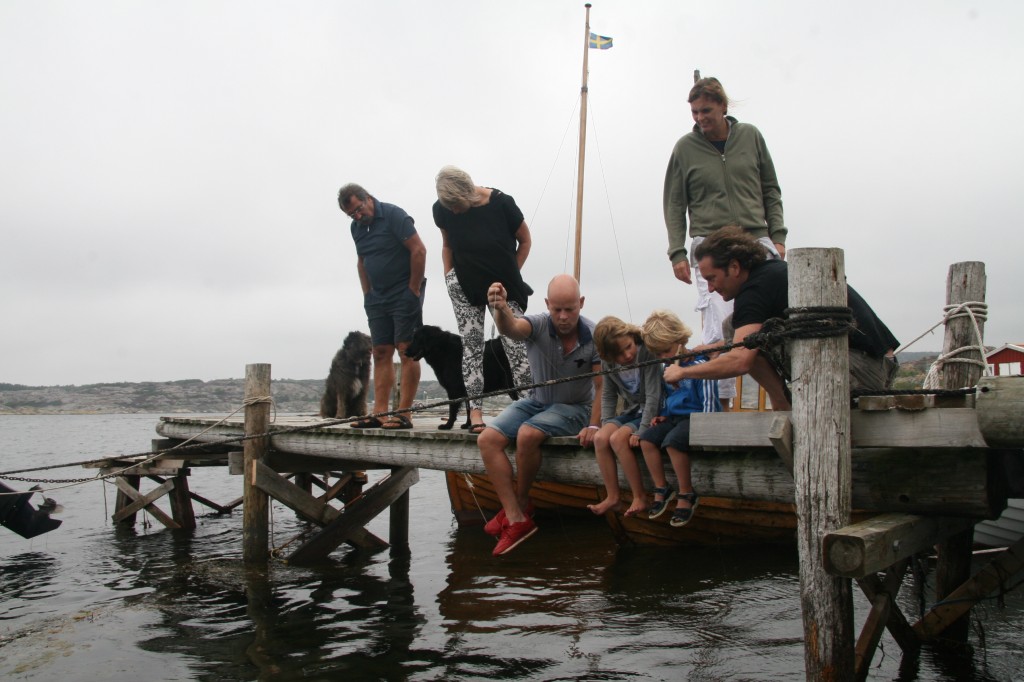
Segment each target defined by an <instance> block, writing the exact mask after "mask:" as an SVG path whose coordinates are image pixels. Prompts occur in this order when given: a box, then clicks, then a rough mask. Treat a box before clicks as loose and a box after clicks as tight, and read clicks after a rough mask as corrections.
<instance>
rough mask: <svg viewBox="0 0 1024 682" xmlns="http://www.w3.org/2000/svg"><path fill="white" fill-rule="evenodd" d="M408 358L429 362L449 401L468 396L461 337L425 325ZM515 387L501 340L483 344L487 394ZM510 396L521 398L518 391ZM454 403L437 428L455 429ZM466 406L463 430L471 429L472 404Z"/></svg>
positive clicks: (456, 407)
mask: <svg viewBox="0 0 1024 682" xmlns="http://www.w3.org/2000/svg"><path fill="white" fill-rule="evenodd" d="M405 355H406V357H410V358H412V359H413V360H426V361H427V364H428V365H430V368H431V369H432V370H434V374H435V375H436V376H437V383H439V384H441V388H443V389H444V390H445V392H446V393H447V394H448V399H449V400H455V399H456V398H463V397H466V382H465V380H464V379H463V378H462V337H461V336H459V335H458V334H453V333H451V332H447V331H445V330H443V329H441V328H440V327H435V326H434V325H429V324H427V325H423V326H422V327H420V328H419V329H417V330H416V332H415V333H414V334H413V335H412V342H411V343H410V344H409V346H408V348H406V349H405ZM513 386H515V383H514V382H513V379H512V368H511V367H510V366H509V363H508V357H507V356H506V355H505V349H504V348H503V347H502V345H501V340H500V339H490V340H488V341H487V342H486V343H485V344H484V393H490V392H491V391H500V390H501V389H504V388H508V389H511V388H512V387H513ZM508 395H509V397H510V398H512V400H518V399H519V392H518V391H514V390H510V391H509V392H508ZM460 404H462V403H452V404H451V405H449V406H448V421H447V422H446V423H444V424H441V425H440V426H438V427H437V428H439V429H442V430H448V429H450V428H452V425H453V424H454V423H455V420H456V419H457V418H458V416H459V405H460ZM465 405H466V423H465V424H463V425H462V428H464V429H468V428H469V427H470V426H471V424H470V419H469V401H468V400H466V401H465Z"/></svg>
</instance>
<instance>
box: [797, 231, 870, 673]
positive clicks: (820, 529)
mask: <svg viewBox="0 0 1024 682" xmlns="http://www.w3.org/2000/svg"><path fill="white" fill-rule="evenodd" d="M787 260H788V261H789V305H790V307H792V308H796V307H816V306H845V305H847V296H846V273H845V266H844V261H843V252H842V250H841V249H794V250H792V251H790V252H789V256H788V258H787ZM848 347H849V342H848V339H847V337H846V336H845V335H844V336H831V337H827V338H809V339H794V340H792V341H791V342H790V355H791V358H792V364H791V374H792V378H793V382H792V385H791V388H792V392H793V433H794V439H793V477H794V480H795V483H796V505H797V518H798V525H797V542H798V548H799V551H800V603H801V610H802V613H803V624H804V666H805V670H806V673H807V679H809V680H812V679H813V680H852V679H853V672H854V628H853V595H852V586H851V583H850V580H849V579H848V578H840V577H836V576H832V575H829V574H828V572H826V570H825V566H824V560H823V554H822V540H823V538H824V537H825V534H826V533H828V532H830V531H833V530H838V529H839V528H841V527H843V526H845V525H847V524H848V523H849V521H850V507H851V502H850V500H851V496H852V488H851V484H852V470H851V464H850V462H851V454H850V377H849V362H850V360H849V355H848Z"/></svg>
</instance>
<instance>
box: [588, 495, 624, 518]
mask: <svg viewBox="0 0 1024 682" xmlns="http://www.w3.org/2000/svg"><path fill="white" fill-rule="evenodd" d="M621 508H622V503H621V502H619V498H617V497H616V498H611V497H606V498H605V499H604V500H603V501H602V502H600V503H598V504H588V505H587V509H589V510H590V511H592V512H593V513H594V514H595V515H596V516H603V515H604V514H607V513H608V512H610V511H619V510H620V509H621Z"/></svg>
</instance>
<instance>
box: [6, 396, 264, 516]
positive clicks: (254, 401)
mask: <svg viewBox="0 0 1024 682" xmlns="http://www.w3.org/2000/svg"><path fill="white" fill-rule="evenodd" d="M261 403H271V404H274V399H273V398H272V397H270V396H259V397H253V398H246V399H245V400H243V401H242V407H239V408H236V409H235V410H234V411H233V412H231V413H230V414H228V415H227V416H225V417H223V418H221V419H220V420H219V421H217V422H216V423H214V424H211V425H210V426H208V427H206V428H205V429H203V430H202V431H200V432H199V433H197V434H195V435H194V436H192V437H190V438H188V439H186V440H183V441H182V442H180V443H178V444H176V445H174V446H173V447H170V448H167V449H166V450H158V451H156V452H154V453H140V454H137V455H128V456H126V457H117V458H110V457H104V458H103V459H93V460H86V461H84V462H76V463H72V464H53V465H50V466H45V467H37V468H34V469H21V470H18V471H9V472H8V471H5V472H0V478H4V479H6V480H9V481H20V482H22V483H66V484H67V485H60V486H56V487H53V488H45V489H40V490H33V491H32V492H38V493H45V492H50V491H52V490H63V489H65V488H73V487H75V486H78V485H84V484H86V483H92V482H94V481H102V480H104V479H108V478H116V477H117V476H120V475H121V474H123V473H124V472H125V471H128V470H129V469H133V468H135V467H139V466H144V465H146V464H148V463H150V462H152V461H153V460H155V459H157V458H158V457H161V456H163V455H165V454H167V453H169V452H173V451H175V450H182V449H184V450H189V449H192V448H195V447H196V446H189V445H188V443H190V442H192V441H194V440H196V439H197V438H199V437H200V436H202V435H203V434H204V433H206V432H207V431H209V430H211V429H213V428H216V427H218V426H220V425H221V424H223V423H224V422H226V421H227V420H228V419H230V418H231V417H233V416H235V415H236V414H237V413H238V412H240V411H241V410H243V409H244V408H245V407H248V406H249V405H258V404H261ZM274 418H275V420H276V418H277V409H276V405H275V409H274ZM208 446H209V444H208V443H201V444H199V446H198V447H199V448H206V447H208ZM133 457H144V459H142V460H140V461H138V462H132V463H131V464H129V465H128V466H125V467H123V468H121V469H118V470H115V471H112V472H110V473H107V474H102V473H99V472H97V474H96V475H95V476H86V477H83V478H50V479H46V478H21V477H18V476H9V475H8V474H19V473H25V472H29V471H45V470H49V469H61V468H65V467H70V466H84V465H86V464H100V463H102V462H106V461H107V460H108V459H131V458H133ZM22 494H24V493H19V492H10V493H0V496H4V495H22Z"/></svg>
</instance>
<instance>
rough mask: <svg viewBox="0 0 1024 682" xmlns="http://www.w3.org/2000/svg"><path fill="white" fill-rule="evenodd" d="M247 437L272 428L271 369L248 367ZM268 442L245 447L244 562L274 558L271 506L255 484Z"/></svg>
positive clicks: (250, 442)
mask: <svg viewBox="0 0 1024 682" xmlns="http://www.w3.org/2000/svg"><path fill="white" fill-rule="evenodd" d="M245 402H246V405H245V435H247V436H260V435H261V434H264V433H266V432H267V429H268V427H269V426H270V365H268V364H265V363H258V364H251V365H246V366H245ZM268 440H269V439H267V438H251V439H250V440H247V441H245V443H244V444H243V446H242V450H243V453H244V455H243V459H244V469H245V475H244V476H243V477H242V480H243V484H242V497H243V498H244V499H245V501H244V502H243V503H242V560H243V561H244V562H245V563H247V564H256V563H263V562H265V561H266V560H267V559H268V558H269V556H270V547H269V544H268V533H269V530H270V502H269V501H268V500H267V496H266V494H265V493H263V492H262V491H261V490H259V489H258V488H256V486H255V485H254V482H253V477H254V475H255V466H254V464H255V462H258V461H261V460H262V459H263V458H264V457H266V454H267V449H268V448H269V444H268Z"/></svg>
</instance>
